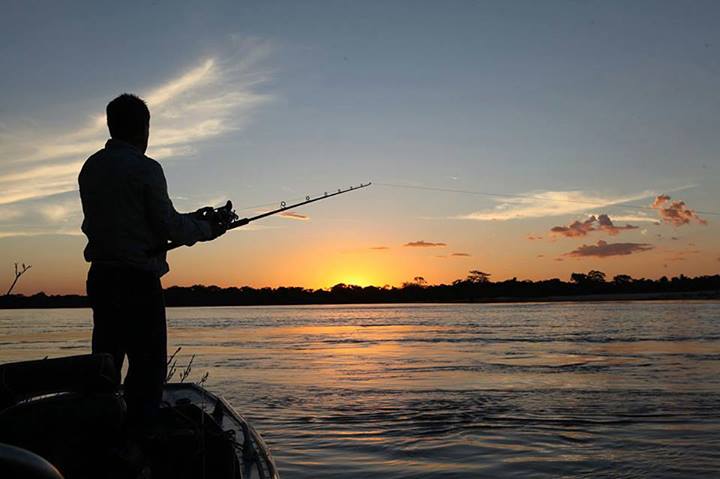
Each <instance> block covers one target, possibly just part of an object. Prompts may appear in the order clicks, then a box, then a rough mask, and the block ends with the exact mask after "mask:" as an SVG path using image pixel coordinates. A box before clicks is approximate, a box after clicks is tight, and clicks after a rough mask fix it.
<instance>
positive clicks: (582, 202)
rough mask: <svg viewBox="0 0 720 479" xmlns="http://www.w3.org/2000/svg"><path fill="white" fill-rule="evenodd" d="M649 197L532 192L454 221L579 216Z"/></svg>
mask: <svg viewBox="0 0 720 479" xmlns="http://www.w3.org/2000/svg"><path fill="white" fill-rule="evenodd" d="M653 195H654V193H653V192H651V191H643V192H640V193H636V194H633V195H626V196H600V195H596V194H590V193H585V192H582V191H539V192H537V191H536V192H530V193H526V194H524V195H518V197H513V198H508V199H504V200H502V202H500V203H499V204H498V205H496V206H495V208H493V209H489V210H480V211H476V212H473V213H468V214H465V215H460V216H456V217H455V218H456V219H466V220H476V221H492V220H496V221H508V220H517V219H527V218H545V217H548V216H562V215H569V214H577V213H582V212H585V211H586V210H587V209H588V208H590V207H593V208H604V207H608V206H612V205H618V204H622V203H627V202H629V201H637V200H641V199H643V198H647V197H650V196H653ZM497 201H499V200H497Z"/></svg>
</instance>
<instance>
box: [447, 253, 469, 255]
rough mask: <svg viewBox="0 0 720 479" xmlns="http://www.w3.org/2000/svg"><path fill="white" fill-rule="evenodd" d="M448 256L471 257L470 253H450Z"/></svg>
mask: <svg viewBox="0 0 720 479" xmlns="http://www.w3.org/2000/svg"><path fill="white" fill-rule="evenodd" d="M450 256H472V255H471V254H470V253H451V254H450Z"/></svg>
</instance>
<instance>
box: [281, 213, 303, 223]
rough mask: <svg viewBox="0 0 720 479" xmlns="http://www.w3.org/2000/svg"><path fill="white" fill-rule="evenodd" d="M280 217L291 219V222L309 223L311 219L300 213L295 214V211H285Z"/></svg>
mask: <svg viewBox="0 0 720 479" xmlns="http://www.w3.org/2000/svg"><path fill="white" fill-rule="evenodd" d="M280 216H282V217H284V218H290V219H291V220H300V221H307V220H309V219H310V217H309V216H305V215H301V214H300V213H295V212H294V211H283V212H282V213H280Z"/></svg>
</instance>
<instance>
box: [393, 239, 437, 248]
mask: <svg viewBox="0 0 720 479" xmlns="http://www.w3.org/2000/svg"><path fill="white" fill-rule="evenodd" d="M403 246H406V247H408V248H435V247H442V246H447V244H446V243H431V242H429V241H423V240H420V241H411V242H410V243H405V244H404V245H403Z"/></svg>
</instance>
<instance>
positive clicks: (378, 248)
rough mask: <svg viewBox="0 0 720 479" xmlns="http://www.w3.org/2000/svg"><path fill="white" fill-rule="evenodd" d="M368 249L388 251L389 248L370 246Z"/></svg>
mask: <svg viewBox="0 0 720 479" xmlns="http://www.w3.org/2000/svg"><path fill="white" fill-rule="evenodd" d="M370 249H374V250H386V249H390V248H389V247H388V246H371V247H370Z"/></svg>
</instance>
